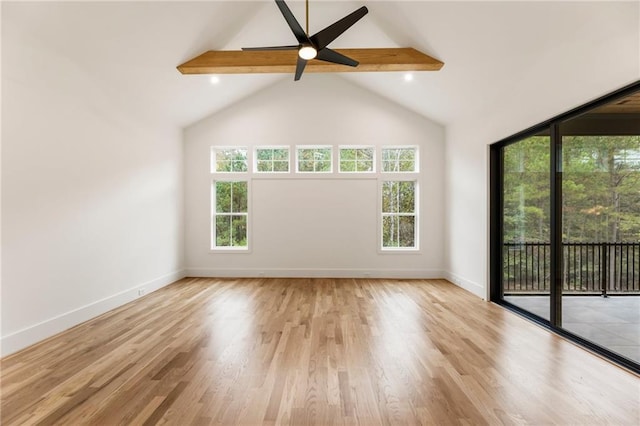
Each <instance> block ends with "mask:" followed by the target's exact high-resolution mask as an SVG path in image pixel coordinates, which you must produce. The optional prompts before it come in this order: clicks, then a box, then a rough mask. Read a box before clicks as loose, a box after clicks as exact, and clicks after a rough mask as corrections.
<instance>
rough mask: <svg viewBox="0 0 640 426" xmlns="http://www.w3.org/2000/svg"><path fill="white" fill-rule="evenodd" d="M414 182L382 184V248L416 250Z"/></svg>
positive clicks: (385, 182)
mask: <svg viewBox="0 0 640 426" xmlns="http://www.w3.org/2000/svg"><path fill="white" fill-rule="evenodd" d="M416 186H417V185H416V181H384V182H382V248H417V245H416V223H417V221H416Z"/></svg>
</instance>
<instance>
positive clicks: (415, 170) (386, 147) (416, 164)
mask: <svg viewBox="0 0 640 426" xmlns="http://www.w3.org/2000/svg"><path fill="white" fill-rule="evenodd" d="M389 149H412V150H413V151H414V157H413V158H414V160H413V170H410V171H409V170H407V171H399V170H398V171H395V170H391V171H388V170H385V169H384V163H385V160H384V151H385V150H389ZM399 161H400V160H398V162H399ZM380 173H385V174H386V173H402V174H407V173H415V174H419V173H420V148H419V146H418V145H383V146H381V147H380Z"/></svg>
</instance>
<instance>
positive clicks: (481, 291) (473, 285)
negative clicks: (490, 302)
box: [444, 272, 487, 300]
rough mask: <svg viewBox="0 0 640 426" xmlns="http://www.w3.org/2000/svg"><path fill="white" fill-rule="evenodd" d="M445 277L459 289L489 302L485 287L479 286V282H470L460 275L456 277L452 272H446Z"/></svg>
mask: <svg viewBox="0 0 640 426" xmlns="http://www.w3.org/2000/svg"><path fill="white" fill-rule="evenodd" d="M444 277H445V278H446V279H447V280H448V281H450V282H451V283H453V284H455V285H457V286H458V287H460V288H463V289H465V290H467V291H468V292H470V293H473V294H475V295H476V296H478V297H479V298H481V299H484V300H487V292H486V289H485V288H484V286H483V285H481V284H478V283H477V282H474V281H471V280H468V279H466V278H463V277H461V276H460V275H456V274H454V273H452V272H445V273H444Z"/></svg>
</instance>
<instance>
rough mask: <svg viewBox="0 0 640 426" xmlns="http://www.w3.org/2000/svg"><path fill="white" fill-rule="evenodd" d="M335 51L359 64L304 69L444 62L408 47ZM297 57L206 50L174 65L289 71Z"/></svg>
mask: <svg viewBox="0 0 640 426" xmlns="http://www.w3.org/2000/svg"><path fill="white" fill-rule="evenodd" d="M335 50H336V51H337V52H340V53H342V54H343V55H346V56H348V57H350V58H352V59H354V60H356V61H358V62H360V64H359V65H358V66H357V67H349V66H346V65H338V64H332V63H329V62H324V61H319V60H315V59H313V60H311V61H309V62H308V63H307V66H306V68H305V70H304V72H305V73H308V72H376V71H438V70H439V69H440V68H442V66H443V65H444V63H443V62H441V61H439V60H437V59H435V58H432V57H431V56H429V55H425V54H424V53H422V52H420V51H418V50H416V49H413V48H411V47H403V48H381V49H335ZM297 57H298V52H297V51H296V50H272V51H242V50H210V51H208V52H205V53H203V54H202V55H200V56H198V57H196V58H193V59H191V60H190V61H187V62H185V63H184V64H182V65H180V66H178V70H179V71H180V72H181V73H182V74H254V73H293V72H295V69H296V61H297Z"/></svg>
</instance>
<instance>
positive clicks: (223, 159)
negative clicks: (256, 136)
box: [211, 147, 248, 173]
mask: <svg viewBox="0 0 640 426" xmlns="http://www.w3.org/2000/svg"><path fill="white" fill-rule="evenodd" d="M211 154H212V163H213V164H212V168H211V169H212V171H213V172H217V173H233V172H235V173H246V172H247V169H248V167H247V148H218V147H214V148H211Z"/></svg>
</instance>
